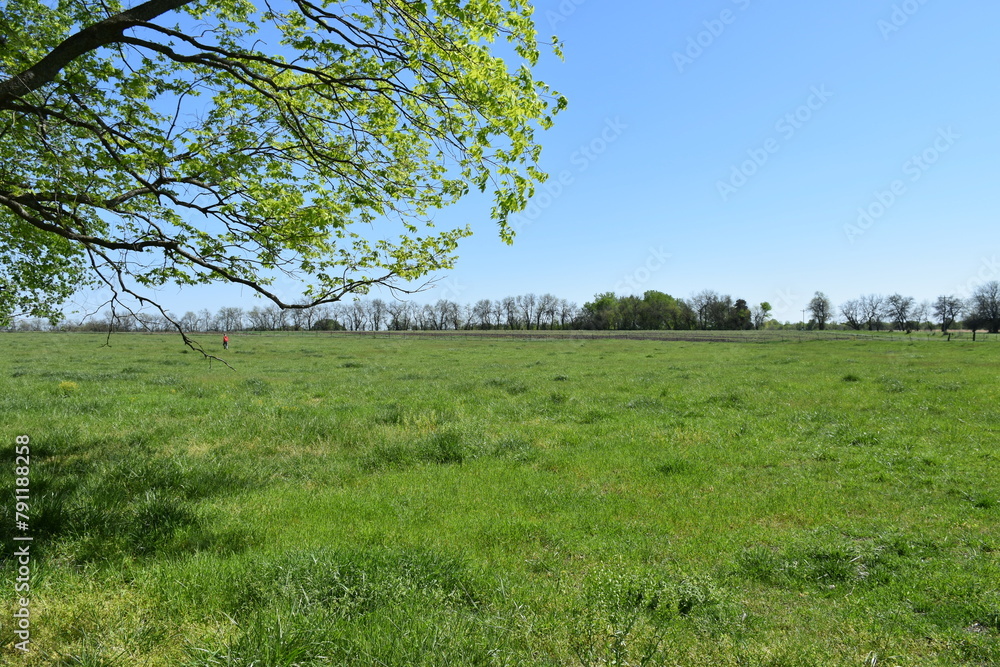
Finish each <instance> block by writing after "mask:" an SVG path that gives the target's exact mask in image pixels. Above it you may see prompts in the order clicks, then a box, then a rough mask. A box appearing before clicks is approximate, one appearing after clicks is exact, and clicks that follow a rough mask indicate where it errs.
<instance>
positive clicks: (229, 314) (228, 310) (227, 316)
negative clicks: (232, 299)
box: [216, 306, 243, 331]
mask: <svg viewBox="0 0 1000 667" xmlns="http://www.w3.org/2000/svg"><path fill="white" fill-rule="evenodd" d="M216 319H217V320H218V321H219V327H220V328H221V329H222V330H223V331H239V330H240V329H242V328H243V309H242V308H239V307H236V306H223V307H222V308H219V313H218V316H217V318H216Z"/></svg>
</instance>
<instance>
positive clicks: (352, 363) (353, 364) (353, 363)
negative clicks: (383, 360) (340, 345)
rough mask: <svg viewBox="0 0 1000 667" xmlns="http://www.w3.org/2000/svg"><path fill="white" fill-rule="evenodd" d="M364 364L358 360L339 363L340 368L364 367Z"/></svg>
mask: <svg viewBox="0 0 1000 667" xmlns="http://www.w3.org/2000/svg"><path fill="white" fill-rule="evenodd" d="M364 366H365V365H364V364H362V363H361V362H358V361H348V362H346V363H343V364H341V365H340V367H341V368H364Z"/></svg>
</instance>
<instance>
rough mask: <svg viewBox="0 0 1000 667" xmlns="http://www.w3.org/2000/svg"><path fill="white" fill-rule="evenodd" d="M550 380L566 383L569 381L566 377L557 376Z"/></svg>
mask: <svg viewBox="0 0 1000 667" xmlns="http://www.w3.org/2000/svg"><path fill="white" fill-rule="evenodd" d="M552 380H553V381H554V382H567V381H568V380H569V376H568V375H557V376H555V377H554V378H552Z"/></svg>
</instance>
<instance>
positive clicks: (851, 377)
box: [841, 373, 861, 382]
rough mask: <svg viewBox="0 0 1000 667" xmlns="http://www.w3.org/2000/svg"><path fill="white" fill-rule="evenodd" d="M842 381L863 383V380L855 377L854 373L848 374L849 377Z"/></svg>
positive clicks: (846, 376) (843, 378)
mask: <svg viewBox="0 0 1000 667" xmlns="http://www.w3.org/2000/svg"><path fill="white" fill-rule="evenodd" d="M841 379H842V380H843V381H844V382H860V381H861V378H860V377H859V376H858V375H855V374H854V373H848V374H847V375H845V376H844V377H842V378H841Z"/></svg>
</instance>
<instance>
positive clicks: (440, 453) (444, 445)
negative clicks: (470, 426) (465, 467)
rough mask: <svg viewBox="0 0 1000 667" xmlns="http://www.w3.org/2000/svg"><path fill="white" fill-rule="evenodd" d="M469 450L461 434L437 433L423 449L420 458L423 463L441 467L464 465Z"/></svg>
mask: <svg viewBox="0 0 1000 667" xmlns="http://www.w3.org/2000/svg"><path fill="white" fill-rule="evenodd" d="M467 449H468V448H467V447H466V445H465V442H464V441H463V438H462V435H461V434H460V433H457V432H454V431H445V432H443V433H435V434H434V435H433V436H432V437H431V438H430V439H429V440H428V441H427V442H426V443H425V444H424V446H423V447H421V449H420V452H419V457H420V460H422V461H426V462H428V463H438V464H441V465H448V464H454V463H462V462H463V461H464V460H465V457H466V455H467Z"/></svg>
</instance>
